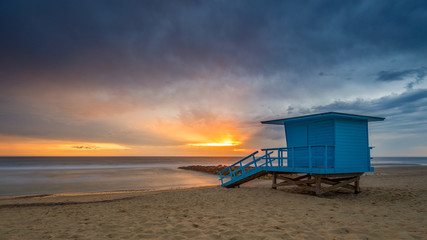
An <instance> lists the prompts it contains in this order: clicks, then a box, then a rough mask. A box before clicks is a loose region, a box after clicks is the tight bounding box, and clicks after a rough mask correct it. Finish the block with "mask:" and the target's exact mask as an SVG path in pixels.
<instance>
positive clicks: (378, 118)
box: [261, 112, 385, 125]
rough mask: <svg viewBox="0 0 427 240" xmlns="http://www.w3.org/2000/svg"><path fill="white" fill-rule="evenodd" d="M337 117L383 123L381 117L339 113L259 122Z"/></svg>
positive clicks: (273, 122)
mask: <svg viewBox="0 0 427 240" xmlns="http://www.w3.org/2000/svg"><path fill="white" fill-rule="evenodd" d="M337 117H339V118H351V119H360V120H367V121H368V122H372V121H383V120H384V119H385V118H383V117H372V116H364V115H357V114H349V113H340V112H326V113H318V114H311V115H305V116H298V117H291V118H281V119H274V120H267V121H261V123H262V124H275V125H283V124H285V123H286V122H293V121H302V120H316V119H321V118H323V119H324V118H337Z"/></svg>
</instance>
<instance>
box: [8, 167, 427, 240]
mask: <svg viewBox="0 0 427 240" xmlns="http://www.w3.org/2000/svg"><path fill="white" fill-rule="evenodd" d="M426 183H427V167H395V168H377V169H376V171H375V173H368V174H366V176H363V177H362V178H361V190H362V192H361V193H360V194H357V195H355V194H353V193H352V192H351V191H346V190H341V191H338V192H334V193H329V194H325V196H323V197H321V198H319V197H316V196H315V195H313V194H312V193H309V192H303V191H301V190H300V189H298V188H296V187H282V188H279V189H277V190H273V189H271V180H270V181H269V180H254V181H252V182H251V183H248V184H244V185H242V186H241V188H233V189H225V188H222V187H219V186H212V187H202V188H190V189H177V190H167V191H118V192H103V193H90V194H89V193H81V194H56V195H46V196H17V197H1V198H0V216H1V217H0V239H308V238H311V239H427V227H426V226H427V217H426V216H427V186H426Z"/></svg>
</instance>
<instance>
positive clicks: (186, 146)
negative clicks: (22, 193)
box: [0, 0, 427, 156]
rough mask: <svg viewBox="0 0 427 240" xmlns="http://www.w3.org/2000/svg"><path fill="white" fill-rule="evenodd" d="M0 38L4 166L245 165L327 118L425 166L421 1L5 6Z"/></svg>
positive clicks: (426, 48) (426, 39) (426, 84)
mask: <svg viewBox="0 0 427 240" xmlns="http://www.w3.org/2000/svg"><path fill="white" fill-rule="evenodd" d="M0 35H1V38H0V83H1V85H0V156H105V155H108V156H171V155H172V156H174V155H175V156H244V155H248V154H250V153H251V152H253V151H255V150H257V149H260V148H266V147H283V146H285V144H286V142H285V138H284V130H283V126H270V125H262V124H260V121H263V120H271V119H277V118H286V117H293V116H299V115H305V114H315V113H322V112H329V111H335V112H344V113H352V114H362V115H371V116H378V117H385V118H386V120H385V121H384V122H375V123H372V124H370V127H369V128H370V145H372V146H375V149H374V150H373V152H372V155H373V156H427V121H426V117H427V4H426V2H425V1H423V0H420V1H418V0H411V1H393V0H390V1H381V0H366V1H333V0H331V1H309V0H307V1H270V0H266V1H250V0H248V1H238V0H233V1H217V0H212V1H149V0H147V1H96V0H93V1H79V0H73V1H71V0H70V1H67V0H64V1H56V0H46V1H20V0H14V1H6V0H5V1H1V2H0Z"/></svg>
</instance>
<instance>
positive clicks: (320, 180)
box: [315, 175, 322, 196]
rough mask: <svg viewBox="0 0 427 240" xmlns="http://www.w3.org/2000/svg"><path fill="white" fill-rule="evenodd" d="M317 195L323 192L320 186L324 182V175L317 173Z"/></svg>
mask: <svg viewBox="0 0 427 240" xmlns="http://www.w3.org/2000/svg"><path fill="white" fill-rule="evenodd" d="M315 178H316V195H317V196H320V194H321V192H320V188H321V184H322V177H321V176H318V175H316V176H315Z"/></svg>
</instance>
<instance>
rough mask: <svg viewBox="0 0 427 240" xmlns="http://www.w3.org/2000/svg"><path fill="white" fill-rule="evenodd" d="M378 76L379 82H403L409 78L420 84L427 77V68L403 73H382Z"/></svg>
mask: <svg viewBox="0 0 427 240" xmlns="http://www.w3.org/2000/svg"><path fill="white" fill-rule="evenodd" d="M377 75H378V77H377V81H384V82H392V81H402V80H404V79H405V78H407V77H413V78H415V80H416V81H417V82H419V81H421V80H423V79H424V77H425V76H427V68H426V67H421V68H417V69H408V70H403V71H381V72H379V73H378V74H377Z"/></svg>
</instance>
